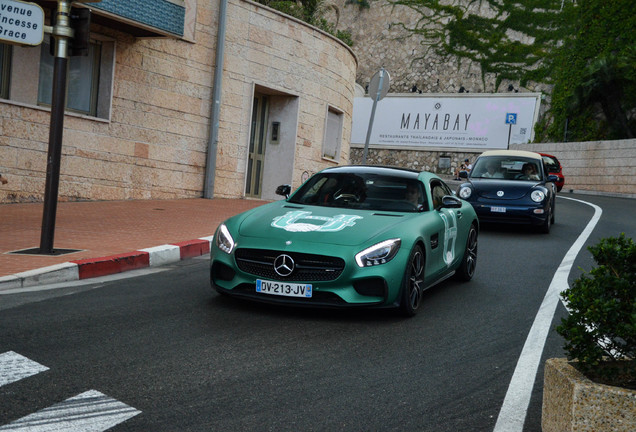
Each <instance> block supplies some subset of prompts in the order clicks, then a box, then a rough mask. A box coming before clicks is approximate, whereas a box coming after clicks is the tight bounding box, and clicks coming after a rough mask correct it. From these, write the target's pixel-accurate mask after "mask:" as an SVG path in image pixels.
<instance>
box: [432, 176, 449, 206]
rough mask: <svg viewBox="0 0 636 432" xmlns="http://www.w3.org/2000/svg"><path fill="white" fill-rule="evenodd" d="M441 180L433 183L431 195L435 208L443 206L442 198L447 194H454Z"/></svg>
mask: <svg viewBox="0 0 636 432" xmlns="http://www.w3.org/2000/svg"><path fill="white" fill-rule="evenodd" d="M444 186H446V185H445V184H443V183H441V182H437V181H434V182H432V183H431V197H432V199H433V208H434V209H435V210H439V209H440V208H441V207H442V198H444V196H445V195H452V193H451V191H450V189H449V188H448V186H446V187H444Z"/></svg>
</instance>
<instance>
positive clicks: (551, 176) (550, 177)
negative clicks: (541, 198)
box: [548, 174, 559, 183]
mask: <svg viewBox="0 0 636 432" xmlns="http://www.w3.org/2000/svg"><path fill="white" fill-rule="evenodd" d="M558 180H559V177H557V176H555V175H552V174H550V175H549V176H548V181H549V182H552V183H554V182H556V181H558Z"/></svg>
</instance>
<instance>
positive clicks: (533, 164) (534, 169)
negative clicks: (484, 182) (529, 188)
mask: <svg viewBox="0 0 636 432" xmlns="http://www.w3.org/2000/svg"><path fill="white" fill-rule="evenodd" d="M540 163H541V161H540V160H538V159H531V158H524V157H513V156H485V157H480V158H478V159H477V161H476V162H475V166H474V167H473V169H472V170H471V172H470V178H494V179H506V180H534V181H541V180H543V179H542V174H541V169H540V166H539V164H540Z"/></svg>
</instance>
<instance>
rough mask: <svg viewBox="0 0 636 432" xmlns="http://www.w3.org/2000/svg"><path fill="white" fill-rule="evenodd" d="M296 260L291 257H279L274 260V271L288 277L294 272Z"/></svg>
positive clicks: (283, 255)
mask: <svg viewBox="0 0 636 432" xmlns="http://www.w3.org/2000/svg"><path fill="white" fill-rule="evenodd" d="M294 267H295V263H294V259H293V258H292V257H290V256H289V255H285V254H282V255H278V256H277V257H276V259H275V260H274V271H275V272H276V273H277V274H278V275H279V276H282V277H287V276H289V275H290V274H292V272H293V271H294Z"/></svg>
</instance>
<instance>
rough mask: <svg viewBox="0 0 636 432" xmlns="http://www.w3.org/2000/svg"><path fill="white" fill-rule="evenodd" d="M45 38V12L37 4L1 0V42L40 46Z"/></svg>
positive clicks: (16, 0) (15, 0)
mask: <svg viewBox="0 0 636 432" xmlns="http://www.w3.org/2000/svg"><path fill="white" fill-rule="evenodd" d="M43 37H44V11H43V10H42V8H41V7H40V6H39V5H37V4H35V3H27V2H22V1H18V0H0V42H5V43H10V44H19V45H33V46H35V45H40V44H41V43H42V39H43Z"/></svg>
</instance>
